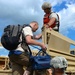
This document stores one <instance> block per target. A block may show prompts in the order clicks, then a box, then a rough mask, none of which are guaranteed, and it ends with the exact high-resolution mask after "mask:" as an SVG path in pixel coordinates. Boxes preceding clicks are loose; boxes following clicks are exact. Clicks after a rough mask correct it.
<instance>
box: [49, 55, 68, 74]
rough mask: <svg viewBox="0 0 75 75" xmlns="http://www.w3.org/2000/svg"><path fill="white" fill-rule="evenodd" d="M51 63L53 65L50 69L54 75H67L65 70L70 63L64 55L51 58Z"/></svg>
mask: <svg viewBox="0 0 75 75" xmlns="http://www.w3.org/2000/svg"><path fill="white" fill-rule="evenodd" d="M50 64H51V65H52V69H50V73H51V72H52V75H66V73H65V71H66V68H67V66H68V63H67V60H66V59H65V58H64V57H62V56H56V57H54V58H53V59H52V60H51V62H50ZM51 70H52V71H51ZM48 71H49V70H48ZM50 75H51V74H50Z"/></svg>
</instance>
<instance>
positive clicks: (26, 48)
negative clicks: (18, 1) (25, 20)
mask: <svg viewBox="0 0 75 75" xmlns="http://www.w3.org/2000/svg"><path fill="white" fill-rule="evenodd" d="M27 26H28V27H31V26H30V25H28V24H27V25H25V24H24V25H23V28H24V27H27ZM21 47H22V48H23V50H24V51H28V52H29V55H32V52H31V49H30V47H29V46H28V44H27V42H26V39H25V37H24V34H23V33H22V43H21Z"/></svg>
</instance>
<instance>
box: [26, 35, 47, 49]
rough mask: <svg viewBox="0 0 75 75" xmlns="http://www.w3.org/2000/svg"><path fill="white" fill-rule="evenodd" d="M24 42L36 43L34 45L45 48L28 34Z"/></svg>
mask: <svg viewBox="0 0 75 75" xmlns="http://www.w3.org/2000/svg"><path fill="white" fill-rule="evenodd" d="M26 42H27V43H28V44H29V45H36V46H40V47H41V48H42V49H45V50H46V46H45V45H44V43H41V42H37V41H36V40H34V39H32V38H31V36H30V35H27V36H26Z"/></svg>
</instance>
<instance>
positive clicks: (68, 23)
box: [0, 0, 75, 41]
mask: <svg viewBox="0 0 75 75" xmlns="http://www.w3.org/2000/svg"><path fill="white" fill-rule="evenodd" d="M45 1H47V2H50V3H51V4H52V10H53V11H54V12H56V13H58V14H59V17H60V33H61V34H63V35H65V36H67V37H69V38H70V39H72V40H74V41H75V0H0V36H1V35H2V32H3V28H4V27H5V26H6V25H9V24H24V23H27V24H28V23H30V22H31V21H33V20H35V21H37V22H38V23H39V26H40V28H41V27H42V25H43V21H42V19H43V15H44V12H43V10H42V9H41V5H42V4H43V2H45ZM40 28H39V30H38V33H40V31H41V29H40Z"/></svg>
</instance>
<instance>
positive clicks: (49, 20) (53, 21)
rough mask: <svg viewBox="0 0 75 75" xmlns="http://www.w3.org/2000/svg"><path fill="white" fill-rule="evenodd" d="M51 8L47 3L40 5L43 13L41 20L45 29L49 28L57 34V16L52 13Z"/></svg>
mask: <svg viewBox="0 0 75 75" xmlns="http://www.w3.org/2000/svg"><path fill="white" fill-rule="evenodd" d="M51 8H52V6H51V4H50V3H49V2H44V3H43V4H42V9H43V11H44V13H45V15H44V18H43V24H44V26H45V27H47V28H50V30H51V29H53V30H55V31H58V32H59V15H58V14H56V13H54V12H52V10H51Z"/></svg>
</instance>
